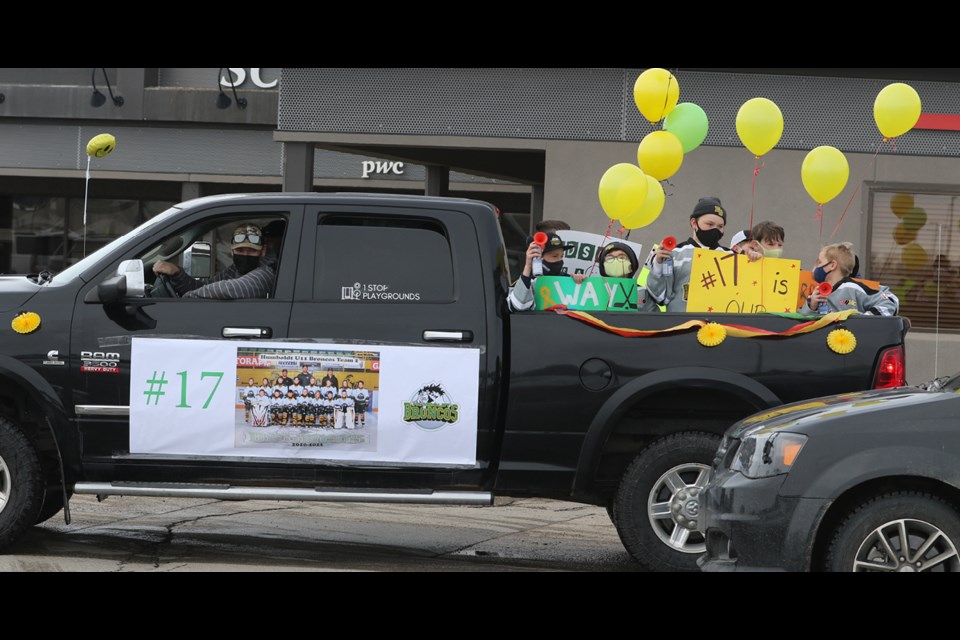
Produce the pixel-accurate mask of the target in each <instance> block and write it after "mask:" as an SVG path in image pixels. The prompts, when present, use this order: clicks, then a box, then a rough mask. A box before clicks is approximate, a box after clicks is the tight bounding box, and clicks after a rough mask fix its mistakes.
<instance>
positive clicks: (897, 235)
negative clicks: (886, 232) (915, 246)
mask: <svg viewBox="0 0 960 640" xmlns="http://www.w3.org/2000/svg"><path fill="white" fill-rule="evenodd" d="M916 239H917V230H916V229H907V228H906V227H905V226H903V223H902V222H901V223H900V224H898V225H897V226H895V227H894V228H893V241H894V242H896V243H897V244H910V243H911V242H913V241H914V240H916Z"/></svg>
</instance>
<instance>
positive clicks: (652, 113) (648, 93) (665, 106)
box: [633, 68, 680, 123]
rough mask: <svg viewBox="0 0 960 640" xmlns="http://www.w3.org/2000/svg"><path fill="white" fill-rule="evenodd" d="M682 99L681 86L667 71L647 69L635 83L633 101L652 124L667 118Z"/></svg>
mask: <svg viewBox="0 0 960 640" xmlns="http://www.w3.org/2000/svg"><path fill="white" fill-rule="evenodd" d="M679 99H680V85H679V84H678V83H677V79H676V78H675V77H674V76H673V74H672V73H670V72H669V71H667V70H666V69H658V68H653V69H647V70H646V71H644V72H643V73H641V74H640V75H639V76H638V77H637V81H636V82H634V83H633V101H634V102H636V103H637V109H639V110H640V113H642V114H643V117H644V118H646V119H647V120H649V121H650V122H651V123H654V122H659V121H660V120H663V119H664V118H666V117H667V114H669V113H670V112H671V111H673V108H674V107H675V106H677V100H679Z"/></svg>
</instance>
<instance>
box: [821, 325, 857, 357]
mask: <svg viewBox="0 0 960 640" xmlns="http://www.w3.org/2000/svg"><path fill="white" fill-rule="evenodd" d="M827 346H828V347H830V350H831V351H833V352H835V353H839V354H847V353H850V352H851V351H853V350H854V349H856V348H857V336H855V335H853V333H852V332H851V331H849V330H847V329H834V330H833V331H831V332H830V333H828V334H827Z"/></svg>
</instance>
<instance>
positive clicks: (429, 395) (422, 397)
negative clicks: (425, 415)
mask: <svg viewBox="0 0 960 640" xmlns="http://www.w3.org/2000/svg"><path fill="white" fill-rule="evenodd" d="M446 394H447V392H446V391H445V390H444V389H443V387H441V386H440V385H439V384H427V385H424V386H422V387H420V388H419V389H418V390H417V392H416V393H415V394H414V396H413V400H414V402H420V403H423V404H430V403H432V402H436V401H437V400H439V399H441V398H443V396H445V395H446Z"/></svg>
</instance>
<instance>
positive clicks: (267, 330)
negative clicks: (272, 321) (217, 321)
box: [223, 327, 273, 338]
mask: <svg viewBox="0 0 960 640" xmlns="http://www.w3.org/2000/svg"><path fill="white" fill-rule="evenodd" d="M223 337H224V338H272V337H273V329H272V328H271V327H224V328H223Z"/></svg>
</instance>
